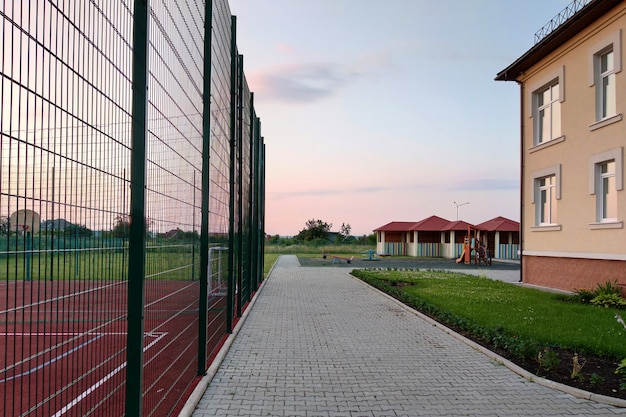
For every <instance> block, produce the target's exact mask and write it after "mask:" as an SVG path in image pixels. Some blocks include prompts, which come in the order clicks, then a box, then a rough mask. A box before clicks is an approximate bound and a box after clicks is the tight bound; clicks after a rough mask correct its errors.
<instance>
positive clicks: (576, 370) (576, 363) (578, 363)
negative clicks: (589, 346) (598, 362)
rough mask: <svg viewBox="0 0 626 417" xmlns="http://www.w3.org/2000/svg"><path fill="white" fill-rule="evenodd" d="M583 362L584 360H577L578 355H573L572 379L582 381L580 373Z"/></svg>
mask: <svg viewBox="0 0 626 417" xmlns="http://www.w3.org/2000/svg"><path fill="white" fill-rule="evenodd" d="M585 362H586V361H585V358H582V357H581V358H579V357H578V353H574V357H573V358H572V374H571V377H572V379H575V378H578V379H582V374H581V373H580V371H582V369H583V366H585Z"/></svg>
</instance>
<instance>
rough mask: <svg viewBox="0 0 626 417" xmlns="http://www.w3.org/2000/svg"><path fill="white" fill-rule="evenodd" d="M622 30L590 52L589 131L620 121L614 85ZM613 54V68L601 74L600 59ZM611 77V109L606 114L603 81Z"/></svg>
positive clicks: (620, 58) (620, 61)
mask: <svg viewBox="0 0 626 417" xmlns="http://www.w3.org/2000/svg"><path fill="white" fill-rule="evenodd" d="M621 39H622V30H621V29H620V30H618V31H616V32H614V33H612V34H610V35H609V36H607V37H606V38H604V39H603V40H602V41H600V42H598V43H596V44H595V45H594V46H593V47H592V48H591V49H590V50H589V54H590V70H589V74H590V75H589V77H590V79H589V86H590V87H594V88H595V100H596V105H595V122H594V123H593V124H591V125H590V126H589V127H590V130H595V129H597V128H600V127H603V126H606V125H607V124H611V123H614V122H617V121H620V120H622V115H621V114H620V113H618V109H617V102H618V100H617V97H616V95H617V93H618V92H619V89H618V88H617V85H616V80H617V76H616V74H618V73H620V72H621V71H622V41H621ZM611 52H612V53H613V68H611V69H609V70H607V71H605V72H602V71H601V60H602V57H603V56H605V55H606V54H607V53H611ZM609 77H612V78H611V79H612V81H613V83H612V84H611V86H612V88H611V89H612V100H611V101H612V106H610V107H612V109H608V110H610V113H607V109H606V107H605V103H606V92H605V89H604V83H603V81H604V80H606V79H607V78H609Z"/></svg>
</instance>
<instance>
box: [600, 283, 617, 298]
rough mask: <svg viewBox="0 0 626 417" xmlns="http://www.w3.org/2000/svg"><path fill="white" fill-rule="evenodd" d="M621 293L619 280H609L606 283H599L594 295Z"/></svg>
mask: <svg viewBox="0 0 626 417" xmlns="http://www.w3.org/2000/svg"><path fill="white" fill-rule="evenodd" d="M605 294H606V295H613V294H615V295H617V296H619V295H620V289H619V287H618V286H617V281H613V282H611V281H607V282H605V283H604V284H598V286H597V287H596V290H595V291H594V296H596V297H597V296H599V295H605Z"/></svg>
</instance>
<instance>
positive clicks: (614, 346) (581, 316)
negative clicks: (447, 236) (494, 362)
mask: <svg viewBox="0 0 626 417" xmlns="http://www.w3.org/2000/svg"><path fill="white" fill-rule="evenodd" d="M353 275H355V276H357V277H359V278H361V279H363V280H364V281H366V282H369V283H370V284H372V285H374V286H377V287H379V288H381V289H382V290H384V291H386V292H389V293H391V294H392V295H395V296H397V297H398V298H400V299H402V300H403V301H405V302H407V304H410V305H413V306H415V307H416V308H418V309H419V310H421V311H424V312H426V313H427V314H429V315H432V316H435V317H437V318H438V319H440V320H441V321H444V322H446V323H448V324H450V325H453V326H456V327H460V328H462V329H463V330H467V331H470V332H471V333H473V334H478V335H479V336H484V338H485V339H495V342H496V343H499V344H500V345H502V347H505V348H507V349H509V350H513V351H516V350H518V351H519V352H514V353H517V354H518V355H520V356H527V357H533V356H534V355H535V352H536V350H537V349H539V348H540V347H544V346H555V347H556V346H558V347H560V348H564V349H572V350H575V351H578V352H580V353H587V352H588V353H593V354H597V355H601V356H609V357H614V358H616V359H622V358H625V357H626V329H624V327H623V326H622V325H621V324H619V323H618V322H617V320H616V318H615V314H616V313H618V314H621V315H622V317H625V318H626V311H623V310H622V311H616V310H614V309H607V308H602V307H597V306H592V305H583V304H578V303H574V302H571V301H568V300H566V299H567V297H566V296H564V295H560V294H555V293H550V292H545V291H540V290H536V289H531V288H525V287H520V286H518V285H514V284H509V283H504V282H500V281H493V280H490V279H487V278H483V277H475V276H471V275H463V274H457V273H448V272H442V271H370V270H355V271H353ZM400 283H401V284H400ZM491 341H492V342H493V340H491Z"/></svg>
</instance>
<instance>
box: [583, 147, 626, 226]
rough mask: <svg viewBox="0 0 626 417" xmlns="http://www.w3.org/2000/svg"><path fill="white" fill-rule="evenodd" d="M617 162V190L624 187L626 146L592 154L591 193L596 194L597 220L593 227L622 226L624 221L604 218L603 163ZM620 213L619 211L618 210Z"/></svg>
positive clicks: (590, 165) (590, 171)
mask: <svg viewBox="0 0 626 417" xmlns="http://www.w3.org/2000/svg"><path fill="white" fill-rule="evenodd" d="M607 162H615V171H614V172H613V173H612V176H614V177H615V192H616V193H617V192H619V191H622V190H623V189H624V148H623V147H619V148H614V149H610V150H608V151H605V152H601V153H597V154H594V155H591V157H590V158H589V194H591V195H595V200H596V201H595V222H594V223H590V227H591V228H592V229H607V228H622V227H623V226H624V222H623V221H620V220H619V219H618V218H604V215H603V212H604V205H603V200H604V189H603V178H604V177H606V176H607V175H604V174H603V173H602V165H603V164H605V163H607ZM618 213H619V211H618Z"/></svg>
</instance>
